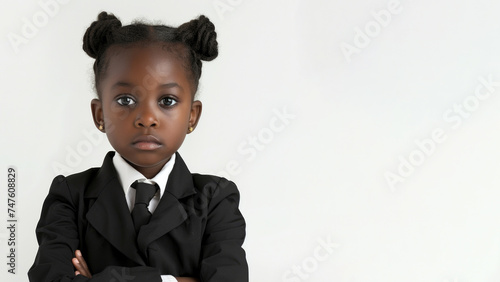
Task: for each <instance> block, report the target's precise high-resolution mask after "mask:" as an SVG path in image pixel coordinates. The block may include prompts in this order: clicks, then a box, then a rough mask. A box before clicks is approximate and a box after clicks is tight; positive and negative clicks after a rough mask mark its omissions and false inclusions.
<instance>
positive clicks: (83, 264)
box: [75, 250, 89, 271]
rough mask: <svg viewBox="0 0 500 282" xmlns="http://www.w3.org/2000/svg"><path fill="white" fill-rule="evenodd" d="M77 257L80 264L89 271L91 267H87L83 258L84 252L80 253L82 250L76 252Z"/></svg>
mask: <svg viewBox="0 0 500 282" xmlns="http://www.w3.org/2000/svg"><path fill="white" fill-rule="evenodd" d="M75 255H76V258H77V259H78V261H79V262H80V264H81V265H82V266H83V268H84V269H86V270H87V271H88V269H89V267H88V266H87V262H86V261H85V259H84V258H83V255H82V252H80V250H76V251H75Z"/></svg>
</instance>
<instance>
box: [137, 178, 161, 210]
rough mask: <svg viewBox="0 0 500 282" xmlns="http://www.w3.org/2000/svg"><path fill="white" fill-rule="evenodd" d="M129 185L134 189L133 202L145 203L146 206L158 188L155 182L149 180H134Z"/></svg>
mask: <svg viewBox="0 0 500 282" xmlns="http://www.w3.org/2000/svg"><path fill="white" fill-rule="evenodd" d="M131 187H132V188H134V189H135V190H136V193H135V203H136V204H145V205H146V206H148V205H149V202H150V201H151V199H153V197H154V195H155V194H156V191H158V189H159V187H158V185H157V184H156V183H154V182H152V181H149V180H148V181H143V180H136V181H135V182H134V183H132V185H131Z"/></svg>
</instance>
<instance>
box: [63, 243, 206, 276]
mask: <svg viewBox="0 0 500 282" xmlns="http://www.w3.org/2000/svg"><path fill="white" fill-rule="evenodd" d="M71 262H72V263H73V266H74V267H75V269H76V270H75V276H77V275H83V276H85V277H87V278H92V274H91V273H90V271H89V268H88V266H87V262H85V259H84V258H83V256H82V253H81V252H80V250H76V251H75V257H74V258H73V259H72V260H71ZM175 279H177V281H178V282H200V280H198V279H195V278H192V277H175Z"/></svg>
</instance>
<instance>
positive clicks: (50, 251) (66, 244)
mask: <svg viewBox="0 0 500 282" xmlns="http://www.w3.org/2000/svg"><path fill="white" fill-rule="evenodd" d="M77 194H78V193H76V192H75V191H73V193H72V191H71V189H70V188H69V187H68V184H67V181H66V178H65V177H64V176H57V177H56V178H55V179H54V181H53V182H52V185H51V187H50V190H49V194H48V196H47V198H46V199H45V201H44V203H43V207H42V213H41V216H40V220H39V222H38V225H37V228H36V236H37V240H38V245H39V248H38V252H37V254H36V258H35V262H34V264H33V266H32V267H31V268H30V270H29V271H28V277H29V281H32V282H49V281H50V282H69V281H94V282H110V281H151V282H161V278H160V273H159V271H158V270H157V269H155V268H152V267H145V266H140V267H131V268H126V267H120V266H109V267H107V268H106V269H105V270H104V271H102V272H100V273H95V274H93V277H92V278H91V279H89V278H86V277H84V276H82V275H78V276H76V277H75V275H74V271H75V270H74V267H73V264H72V262H71V259H72V258H73V257H74V252H75V250H76V249H77V248H78V246H79V242H80V239H79V238H78V222H77V218H78V217H77V213H78V202H79V201H78V196H77Z"/></svg>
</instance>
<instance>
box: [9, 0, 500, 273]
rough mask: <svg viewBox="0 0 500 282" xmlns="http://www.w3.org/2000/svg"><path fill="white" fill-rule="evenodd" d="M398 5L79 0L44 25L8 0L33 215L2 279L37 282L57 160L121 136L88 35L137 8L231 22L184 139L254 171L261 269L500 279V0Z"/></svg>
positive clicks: (86, 157)
mask: <svg viewBox="0 0 500 282" xmlns="http://www.w3.org/2000/svg"><path fill="white" fill-rule="evenodd" d="M41 2H42V3H46V2H51V1H49V0H41ZM55 3H58V2H55ZM390 3H391V1H388V0H374V1H361V0H357V1H340V0H335V1H319V0H309V1H300V0H293V1H290V0H287V1H285V0H275V1H264V0H216V1H214V0H210V1H199V0H187V1H173V0H168V1H167V0H163V1H152V0H149V1H128V2H126V4H125V2H124V1H105V2H104V1H97V0H94V1H80V0H72V1H71V0H70V1H67V3H65V4H62V3H58V4H57V11H55V12H54V13H53V15H52V16H48V17H47V21H46V22H45V23H44V22H43V19H44V18H43V15H42V14H43V13H46V12H44V10H43V8H42V6H40V4H39V3H38V2H37V1H3V4H4V5H3V7H2V9H1V12H0V19H1V22H2V24H1V37H0V38H1V39H0V44H1V46H0V48H1V50H2V52H1V54H0V65H1V66H2V75H1V76H0V82H1V86H2V88H1V97H2V100H1V102H0V105H1V106H0V107H1V111H0V117H1V118H0V121H1V132H2V133H1V138H0V148H1V149H0V150H1V151H0V152H1V157H0V162H1V165H0V168H1V171H3V172H2V173H0V181H1V182H0V183H4V184H3V186H1V187H3V188H2V189H1V190H0V199H1V203H0V219H3V223H2V224H1V225H0V226H7V206H6V201H7V200H6V197H7V184H6V183H7V168H8V167H9V166H10V165H13V166H15V167H16V168H17V170H18V194H17V202H18V204H17V206H16V210H17V218H18V219H19V222H18V229H17V237H16V240H17V246H18V248H17V250H18V252H17V259H18V261H17V269H16V272H17V274H16V275H11V274H8V273H7V264H6V263H7V258H6V256H7V255H8V247H7V239H8V236H10V235H9V233H8V230H7V229H6V227H2V228H0V254H1V258H0V262H1V263H0V278H2V279H1V280H2V281H9V282H10V281H27V276H26V272H27V271H28V269H29V267H30V266H31V264H32V263H33V260H34V257H35V253H36V250H37V242H36V239H35V234H34V230H35V226H36V223H37V221H38V218H39V215H40V210H41V205H42V202H43V199H44V198H45V196H46V195H47V192H48V189H49V185H50V183H51V181H52V179H53V178H54V177H55V176H56V175H57V174H58V173H59V172H60V170H58V169H57V167H59V168H61V167H63V166H65V167H66V171H63V172H62V173H63V174H66V175H67V174H70V173H75V172H78V171H82V170H85V169H87V168H89V167H92V166H99V165H100V164H101V162H102V159H103V157H104V155H105V153H106V152H107V151H108V150H111V147H110V146H109V144H108V143H107V140H105V139H104V136H103V135H100V134H99V132H98V131H97V129H95V127H94V126H93V124H92V121H91V114H90V100H91V99H92V98H93V97H94V95H95V94H94V92H93V88H92V71H91V70H92V63H93V61H92V60H91V59H90V58H89V57H88V56H87V55H86V54H85V53H84V52H83V50H82V48H81V45H82V36H83V34H84V32H85V29H86V28H87V27H88V26H89V25H90V23H91V22H92V21H93V20H94V19H95V18H96V16H97V14H98V13H99V12H100V11H101V10H106V11H109V12H113V13H115V14H116V15H117V16H118V17H119V18H120V19H121V20H122V22H123V23H124V24H128V23H130V22H131V21H132V20H134V19H137V18H143V19H148V20H154V21H161V22H163V23H165V24H170V25H174V26H177V25H179V24H181V23H183V22H186V21H188V20H190V19H192V18H195V17H196V16H198V15H199V14H205V15H207V16H208V17H209V18H210V19H211V20H212V21H213V22H214V23H215V25H216V29H217V32H218V39H219V45H220V56H219V58H217V59H216V60H215V61H213V62H209V63H205V64H204V68H203V77H202V81H201V89H200V91H199V98H200V99H201V100H202V102H203V105H204V110H203V114H202V119H201V122H200V124H199V126H198V128H197V129H196V131H195V132H194V133H193V134H191V135H189V136H188V138H187V139H186V141H185V143H184V144H183V147H182V148H181V150H180V153H181V154H182V156H183V158H184V160H185V161H186V163H187V164H188V166H189V167H190V170H191V171H193V172H200V173H215V174H220V175H226V176H228V177H229V178H230V179H231V180H233V181H235V182H236V183H237V185H238V187H239V189H240V191H241V210H242V212H243V214H244V216H245V218H246V220H247V239H246V242H245V245H244V247H245V249H246V251H247V258H248V263H249V267H250V280H251V281H295V282H297V281H338V282H357V281H360V282H364V281H384V282H388V281H425V282H431V281H436V282H446V281H449V282H472V281H481V282H483V281H500V208H499V204H498V203H499V202H500V190H499V187H500V174H499V172H500V165H499V163H498V161H497V160H498V159H499V157H500V149H499V148H498V144H499V142H500V134H499V130H500V126H499V122H500V111H499V110H498V107H499V106H500V97H498V96H499V95H500V94H499V93H500V83H499V82H500V2H498V1H493V0H491V1H486V0H477V1H472V0H470V1H451V0H443V1H429V0H427V1H416V0H413V1H411V0H402V1H401V2H392V3H393V4H390ZM398 3H399V4H398ZM391 5H393V6H391ZM388 6H389V7H392V9H391V11H392V12H395V13H391V14H390V15H391V16H390V19H389V18H388V17H387V13H390V12H386V11H388ZM395 7H396V8H395ZM52 8H54V7H52ZM224 8H225V9H224ZM37 15H38V16H40V18H38V19H35V20H34V19H33V17H34V16H35V18H36V16H37ZM377 15H379V16H377ZM381 15H385V16H386V17H385V18H384V17H383V16H381ZM377 17H378V18H379V21H380V22H381V23H378V22H376V20H375V18H377ZM380 17H382V20H381V19H380ZM34 21H38V25H39V26H38V27H37V30H36V31H35V32H33V31H32V34H29V33H28V34H27V35H29V37H30V38H26V36H24V35H23V29H26V25H28V24H27V22H30V23H33V22H34ZM25 31H26V30H25ZM367 32H368V33H369V35H366V33H367ZM361 33H363V34H365V35H361ZM25 35H26V34H25ZM13 36H18V37H24V38H25V41H23V43H19V44H17V45H16V44H13V43H12V42H11V40H10V39H9V38H12V37H13ZM363 38H364V41H363ZM346 46H350V48H351V49H350V50H351V51H353V52H355V53H352V54H348V53H345V52H343V49H342V48H347V47H346ZM16 51H17V52H16ZM480 78H482V79H485V80H490V81H492V83H491V84H490V86H489V92H488V88H485V87H484V85H483V84H482V83H481V79H480ZM476 89H479V90H478V91H479V92H478V93H480V94H482V95H483V96H480V97H481V99H479V98H477V97H475V96H474V93H475V91H476ZM464 103H465V105H463V104H464ZM460 105H461V106H460ZM454 107H455V109H458V107H462V108H463V111H462V113H461V114H459V113H457V112H455V111H454ZM284 111H285V112H286V113H287V114H288V115H290V116H293V117H289V119H288V120H287V124H283V123H280V122H277V123H276V124H277V125H279V128H276V126H270V123H273V122H274V121H275V119H276V118H279V115H278V114H277V112H278V113H281V114H283V112H284ZM273 124H274V123H273ZM435 131H436V132H438V133H440V134H441V135H440V136H438V138H437V139H436V140H434V141H430V139H429V138H432V135H433V132H435ZM438 135H439V134H438ZM252 138H257V139H256V140H258V141H257V142H259V145H258V147H259V148H258V149H259V150H257V149H256V148H255V147H252V146H251V145H250V144H249V140H251V139H252ZM92 142H93V143H92ZM417 143H420V144H425V147H422V146H423V145H420V146H419V145H417ZM89 144H90V146H89ZM238 148H240V150H238ZM250 148H253V149H250ZM77 150H80V153H78V152H77ZM242 150H243V151H242ZM245 150H246V151H245ZM248 150H254V152H255V154H254V155H251V154H250V153H249V151H248ZM75 152H77V153H75ZM75 154H78V157H75ZM228 165H229V166H234V165H237V168H236V169H228V168H227V166H228ZM398 169H400V170H401V172H398ZM401 173H402V174H403V175H401ZM389 174H391V175H392V177H395V176H396V175H399V176H398V177H400V178H393V179H397V180H401V181H396V182H395V183H394V185H393V186H394V187H392V188H391V185H389V183H388V181H387V179H386V176H387V175H389ZM322 242H323V243H322ZM325 244H327V245H329V247H326V248H325V247H324V245H325Z"/></svg>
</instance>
